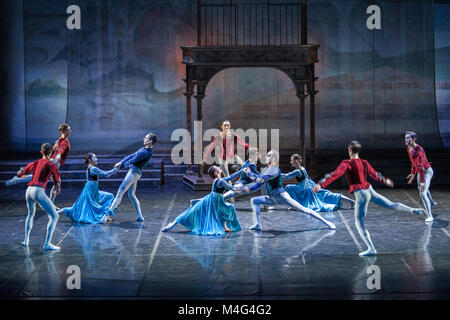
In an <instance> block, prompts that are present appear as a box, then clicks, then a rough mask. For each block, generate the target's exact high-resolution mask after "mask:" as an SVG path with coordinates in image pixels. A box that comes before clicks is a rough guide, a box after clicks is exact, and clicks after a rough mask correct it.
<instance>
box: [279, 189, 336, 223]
mask: <svg viewBox="0 0 450 320" xmlns="http://www.w3.org/2000/svg"><path fill="white" fill-rule="evenodd" d="M280 197H281V198H282V199H283V200H284V202H285V203H286V204H287V205H288V206H289V207H291V208H293V209H294V210H295V211H300V212H303V213H306V214H309V215H310V216H312V217H313V218H316V219H317V220H320V221H321V222H322V223H324V224H325V225H326V226H327V227H328V228H330V229H333V230H334V229H336V226H335V225H334V224H333V223H332V222H330V221H328V220H325V219H324V218H323V217H321V216H320V214H318V213H317V212H315V211H313V210H311V209H309V208H306V207H304V206H302V205H301V204H300V203H298V202H297V201H295V200H294V199H292V198H291V196H290V195H289V194H288V193H287V192H283V193H281V194H280Z"/></svg>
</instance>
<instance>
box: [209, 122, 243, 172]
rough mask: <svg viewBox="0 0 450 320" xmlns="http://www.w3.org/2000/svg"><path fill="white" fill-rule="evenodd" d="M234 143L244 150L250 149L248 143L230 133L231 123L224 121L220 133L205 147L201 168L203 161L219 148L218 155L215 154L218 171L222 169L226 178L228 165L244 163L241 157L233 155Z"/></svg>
mask: <svg viewBox="0 0 450 320" xmlns="http://www.w3.org/2000/svg"><path fill="white" fill-rule="evenodd" d="M235 140H236V142H237V143H238V144H239V145H241V146H243V147H244V148H245V149H246V150H247V149H249V148H250V145H249V144H248V143H245V141H244V140H242V138H241V137H240V136H239V135H238V134H236V133H235V132H232V131H231V123H230V120H225V121H224V122H223V123H222V132H221V133H220V134H218V135H216V136H214V137H213V140H212V142H211V143H210V144H209V145H208V146H207V147H206V150H205V152H204V155H203V160H202V162H201V167H202V168H203V166H204V164H205V161H206V159H207V158H209V157H210V156H211V152H212V151H213V150H214V149H215V148H216V146H219V148H218V151H219V154H216V157H217V158H218V163H219V165H220V169H222V172H223V175H224V176H225V177H228V176H229V175H230V172H229V171H228V164H230V163H234V162H235V160H236V162H237V163H238V164H239V165H240V166H243V165H244V161H242V159H241V157H239V156H238V155H237V154H235V153H234V149H235V148H234V142H235Z"/></svg>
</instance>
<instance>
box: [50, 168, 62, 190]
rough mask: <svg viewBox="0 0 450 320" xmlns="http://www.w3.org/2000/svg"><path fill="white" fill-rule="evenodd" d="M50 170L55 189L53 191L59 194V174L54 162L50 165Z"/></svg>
mask: <svg viewBox="0 0 450 320" xmlns="http://www.w3.org/2000/svg"><path fill="white" fill-rule="evenodd" d="M51 172H52V176H53V183H54V187H55V189H56V190H55V191H54V193H55V194H60V193H61V176H60V174H59V170H58V166H57V165H56V164H53V165H52V167H51ZM52 189H53V188H52Z"/></svg>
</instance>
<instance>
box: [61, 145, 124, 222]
mask: <svg viewBox="0 0 450 320" xmlns="http://www.w3.org/2000/svg"><path fill="white" fill-rule="evenodd" d="M84 163H85V164H86V165H87V166H88V167H87V170H86V180H87V181H86V184H85V185H84V188H83V191H81V194H80V196H79V197H78V199H77V201H75V203H74V205H73V206H72V207H70V208H63V209H61V210H59V211H58V214H62V213H64V214H65V215H66V216H68V217H69V218H71V219H72V220H73V221H76V222H82V223H92V224H96V223H105V222H106V221H107V218H108V216H107V212H106V209H107V208H109V206H110V205H111V203H112V202H113V200H114V195H113V194H112V193H109V192H105V191H100V190H99V189H98V178H99V177H102V178H106V177H110V176H112V175H114V174H116V173H117V172H118V170H119V169H118V168H114V169H112V170H109V171H103V170H101V169H99V168H97V167H96V166H97V156H96V155H95V154H94V153H91V152H90V153H88V154H87V155H86V156H85V157H84ZM108 213H111V211H108Z"/></svg>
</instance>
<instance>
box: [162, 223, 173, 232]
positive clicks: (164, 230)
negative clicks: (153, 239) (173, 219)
mask: <svg viewBox="0 0 450 320" xmlns="http://www.w3.org/2000/svg"><path fill="white" fill-rule="evenodd" d="M170 229H172V227H171V225H170V224H168V225H167V226H165V227H164V228H162V229H161V232H167V231H169V230H170Z"/></svg>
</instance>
